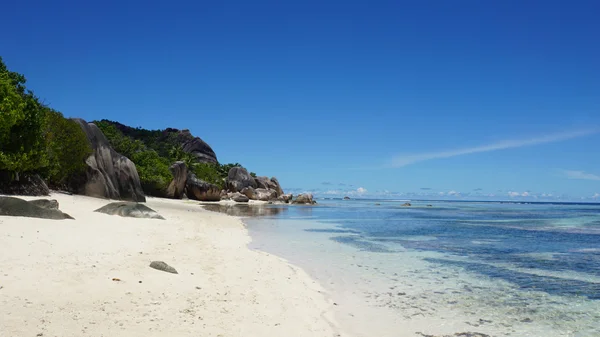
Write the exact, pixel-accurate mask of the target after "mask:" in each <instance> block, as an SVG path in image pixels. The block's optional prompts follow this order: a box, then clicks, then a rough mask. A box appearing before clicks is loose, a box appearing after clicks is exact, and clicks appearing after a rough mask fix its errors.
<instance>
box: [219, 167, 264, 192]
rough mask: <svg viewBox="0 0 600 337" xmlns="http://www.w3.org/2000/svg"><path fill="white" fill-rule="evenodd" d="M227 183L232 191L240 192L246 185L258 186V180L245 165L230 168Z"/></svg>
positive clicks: (228, 188)
mask: <svg viewBox="0 0 600 337" xmlns="http://www.w3.org/2000/svg"><path fill="white" fill-rule="evenodd" d="M226 185H227V190H229V191H230V192H240V191H241V190H243V189H244V188H245V187H252V188H256V187H257V185H256V180H255V179H254V178H253V177H252V176H251V175H250V173H248V170H246V169H245V168H243V167H233V168H231V170H229V173H228V175H227V180H226Z"/></svg>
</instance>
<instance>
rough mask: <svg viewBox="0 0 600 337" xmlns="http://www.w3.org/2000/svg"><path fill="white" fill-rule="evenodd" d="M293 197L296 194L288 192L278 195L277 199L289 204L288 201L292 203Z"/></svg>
mask: <svg viewBox="0 0 600 337" xmlns="http://www.w3.org/2000/svg"><path fill="white" fill-rule="evenodd" d="M293 198H294V196H293V195H292V194H291V193H288V194H282V195H280V196H278V197H277V200H278V201H281V202H283V203H286V204H287V203H290V202H291V201H292V199H293Z"/></svg>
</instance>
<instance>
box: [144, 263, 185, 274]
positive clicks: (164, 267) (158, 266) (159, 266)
mask: <svg viewBox="0 0 600 337" xmlns="http://www.w3.org/2000/svg"><path fill="white" fill-rule="evenodd" d="M150 268H154V269H156V270H161V271H165V272H167V273H172V274H178V273H177V270H175V268H173V267H171V266H169V265H168V264H166V263H164V262H163V261H152V263H150Z"/></svg>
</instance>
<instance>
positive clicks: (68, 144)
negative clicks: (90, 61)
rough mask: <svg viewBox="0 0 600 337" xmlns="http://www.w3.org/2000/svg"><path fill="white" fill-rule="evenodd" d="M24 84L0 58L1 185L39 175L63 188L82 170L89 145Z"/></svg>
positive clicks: (71, 122)
mask: <svg viewBox="0 0 600 337" xmlns="http://www.w3.org/2000/svg"><path fill="white" fill-rule="evenodd" d="M25 82H26V80H25V76H23V75H21V74H19V73H16V72H12V71H9V70H8V68H7V67H6V65H5V64H4V62H3V61H2V58H0V173H2V174H1V175H0V176H1V178H0V179H2V181H0V183H2V184H6V183H10V182H11V181H13V180H19V177H20V176H21V175H28V174H40V175H41V176H42V177H43V178H45V179H46V180H47V182H48V184H49V185H50V186H53V187H60V186H63V185H64V184H65V183H66V181H67V179H68V178H69V176H71V175H74V174H79V173H81V171H82V170H83V169H84V168H85V165H84V162H85V158H87V156H88V155H89V154H90V153H91V149H90V146H89V143H88V141H87V138H86V136H85V134H84V132H83V130H81V128H80V127H79V126H78V125H77V124H76V123H75V122H73V121H71V120H67V119H65V118H64V117H63V116H62V114H60V113H59V112H57V111H54V110H52V109H50V108H49V107H47V106H45V105H44V104H42V103H41V102H40V101H39V99H38V98H37V97H36V96H35V95H34V94H33V92H31V91H29V90H27V89H26V87H25Z"/></svg>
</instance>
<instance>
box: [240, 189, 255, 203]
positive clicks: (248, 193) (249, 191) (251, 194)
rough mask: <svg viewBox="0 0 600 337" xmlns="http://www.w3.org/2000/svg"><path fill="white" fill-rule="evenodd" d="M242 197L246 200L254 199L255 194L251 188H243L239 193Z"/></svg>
mask: <svg viewBox="0 0 600 337" xmlns="http://www.w3.org/2000/svg"><path fill="white" fill-rule="evenodd" d="M240 193H242V194H243V195H245V196H247V197H248V199H252V200H254V199H256V194H255V193H254V189H253V188H252V187H244V188H242V190H241V191H240Z"/></svg>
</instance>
